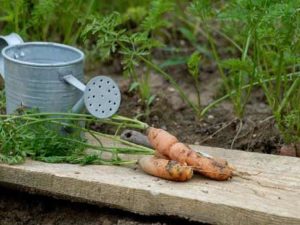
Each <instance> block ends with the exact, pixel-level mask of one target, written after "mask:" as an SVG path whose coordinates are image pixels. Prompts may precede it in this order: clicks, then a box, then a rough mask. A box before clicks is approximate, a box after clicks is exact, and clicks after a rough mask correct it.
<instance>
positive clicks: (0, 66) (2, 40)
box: [0, 33, 24, 79]
mask: <svg viewBox="0 0 300 225" xmlns="http://www.w3.org/2000/svg"><path fill="white" fill-rule="evenodd" d="M23 42H24V41H23V39H22V38H21V37H20V36H19V35H18V34H16V33H11V34H9V35H6V36H0V74H1V76H2V78H3V79H4V78H5V76H4V59H3V55H2V49H3V48H4V47H6V46H11V45H17V44H21V43H23Z"/></svg>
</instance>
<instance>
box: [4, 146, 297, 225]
mask: <svg viewBox="0 0 300 225" xmlns="http://www.w3.org/2000/svg"><path fill="white" fill-rule="evenodd" d="M192 148H193V149H195V150H201V151H203V152H206V153H209V154H211V155H213V156H219V157H223V158H225V159H227V160H228V161H229V162H230V163H231V164H233V165H234V166H235V167H236V168H237V170H239V171H243V172H247V173H250V174H252V175H243V176H242V177H234V178H233V179H232V180H230V181H226V182H217V181H212V180H208V179H205V178H203V177H201V176H200V175H196V176H194V178H193V179H192V180H191V181H189V182H186V183H176V182H170V181H164V180H161V179H158V178H155V177H151V176H149V175H146V174H144V173H143V172H141V171H140V170H135V169H133V168H129V167H118V166H79V165H67V164H46V163H41V162H35V161H27V162H26V163H25V164H23V165H18V166H8V165H3V164H0V182H2V183H6V184H7V183H8V184H11V185H18V186H23V187H26V188H30V189H32V190H37V191H39V192H44V193H48V194H49V193H50V194H51V195H53V196H58V197H59V196H66V197H69V198H73V199H75V200H76V199H79V200H81V201H82V200H83V201H87V202H92V203H96V204H105V205H108V206H110V207H115V208H120V209H124V210H128V211H131V212H135V213H140V214H146V215H157V214H160V215H175V216H179V217H184V218H187V219H190V220H194V221H200V222H207V223H211V224H233V225H234V224H249V225H250V224H253V225H258V224H289V225H292V224H300V158H292V157H284V156H275V155H264V154H258V153H249V152H242V151H235V150H225V149H220V148H211V147H204V146H192Z"/></svg>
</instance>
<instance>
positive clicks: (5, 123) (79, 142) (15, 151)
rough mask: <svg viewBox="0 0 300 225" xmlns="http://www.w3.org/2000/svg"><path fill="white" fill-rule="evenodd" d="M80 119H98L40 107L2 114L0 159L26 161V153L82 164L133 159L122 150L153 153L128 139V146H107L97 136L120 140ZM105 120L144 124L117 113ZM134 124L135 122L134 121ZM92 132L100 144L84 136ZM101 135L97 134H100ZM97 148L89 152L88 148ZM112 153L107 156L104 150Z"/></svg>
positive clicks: (47, 159)
mask: <svg viewBox="0 0 300 225" xmlns="http://www.w3.org/2000/svg"><path fill="white" fill-rule="evenodd" d="M79 121H86V122H90V121H94V118H93V119H92V118H91V116H89V115H81V114H71V113H70V114H69V113H53V114H51V113H38V112H37V110H29V109H22V108H20V109H18V113H17V114H13V115H0V162H2V163H8V164H17V163H22V162H23V161H24V160H25V158H26V157H31V158H32V159H35V160H40V161H45V162H51V163H60V162H67V163H80V164H118V165H120V164H123V163H132V162H131V161H126V160H122V159H121V158H120V157H119V155H118V154H119V153H122V154H152V152H153V151H152V150H151V149H148V148H145V147H142V146H138V145H135V144H132V143H129V142H126V141H122V143H123V144H126V145H127V146H125V147H108V146H103V145H102V143H101V142H100V140H99V139H98V138H97V136H105V137H106V138H109V139H113V140H115V141H120V139H119V138H118V137H116V136H111V135H105V134H102V133H99V132H96V131H92V130H89V129H85V128H84V127H82V126H80V122H79ZM102 122H104V123H109V124H112V125H117V126H120V127H130V126H131V125H133V126H134V127H136V128H138V127H140V128H142V127H144V126H145V124H143V123H142V122H139V121H137V120H133V119H129V118H125V117H120V116H115V117H114V118H113V119H110V120H103V121H102ZM130 124H131V125H130ZM83 132H88V133H90V134H91V135H92V137H94V138H96V141H97V142H98V144H97V145H92V144H89V143H87V142H86V140H85V138H83V137H82V134H83ZM96 135H97V136H96ZM86 148H89V149H93V150H94V151H93V152H88V151H86V150H85V149H86ZM103 152H107V153H110V155H111V156H110V157H108V156H106V157H103V156H102V153H103Z"/></svg>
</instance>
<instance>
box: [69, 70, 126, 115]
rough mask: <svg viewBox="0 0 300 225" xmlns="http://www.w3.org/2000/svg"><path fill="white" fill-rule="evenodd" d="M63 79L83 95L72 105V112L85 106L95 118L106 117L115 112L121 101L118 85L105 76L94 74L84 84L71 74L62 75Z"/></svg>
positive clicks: (76, 111) (77, 111) (78, 111)
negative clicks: (94, 75)
mask: <svg viewBox="0 0 300 225" xmlns="http://www.w3.org/2000/svg"><path fill="white" fill-rule="evenodd" d="M63 79H64V81H65V82H67V83H68V84H70V85H72V86H74V87H76V88H77V89H79V90H80V91H82V92H83V96H82V97H81V98H80V99H79V101H78V102H77V103H76V104H75V105H74V106H73V108H72V112H73V113H80V112H81V111H82V109H83V108H84V106H85V108H86V109H87V111H88V112H89V113H90V114H92V115H93V116H95V117H97V118H108V117H110V116H112V115H113V114H115V113H116V112H117V110H118V109H119V106H120V102H121V93H120V90H119V88H118V85H117V84H116V83H115V82H114V81H113V80H112V79H111V78H109V77H107V76H96V77H94V78H92V79H91V80H90V81H89V82H88V83H87V84H86V85H84V84H83V83H81V81H79V80H78V79H77V78H76V77H74V76H73V75H72V74H70V75H66V76H64V77H63Z"/></svg>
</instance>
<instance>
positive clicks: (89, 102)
mask: <svg viewBox="0 0 300 225" xmlns="http://www.w3.org/2000/svg"><path fill="white" fill-rule="evenodd" d="M1 50H2V52H1V54H0V74H1V75H2V77H3V79H4V82H5V94H6V112H7V113H8V114H11V113H13V112H14V111H15V110H16V109H18V108H19V107H21V106H25V107H29V108H38V109H39V110H40V111H41V112H67V111H69V110H70V109H71V111H72V112H74V113H78V112H80V111H82V109H83V108H84V106H85V108H86V109H87V110H88V112H89V113H90V114H92V115H93V116H95V117H98V118H107V117H110V116H112V115H113V114H115V113H116V111H117V110H118V108H119V106H120V102H121V93H120V90H119V88H118V86H117V84H116V83H115V82H114V81H113V80H112V79H111V78H109V77H107V76H96V77H94V78H92V79H91V80H90V81H89V82H88V83H87V84H86V85H84V84H83V83H82V81H83V79H84V74H83V66H84V54H83V52H81V51H80V50H78V49H76V48H74V47H71V46H67V45H63V44H57V43H50V42H26V43H24V42H23V40H22V38H21V37H20V36H19V35H18V34H16V33H12V34H10V35H7V36H0V51H1Z"/></svg>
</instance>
